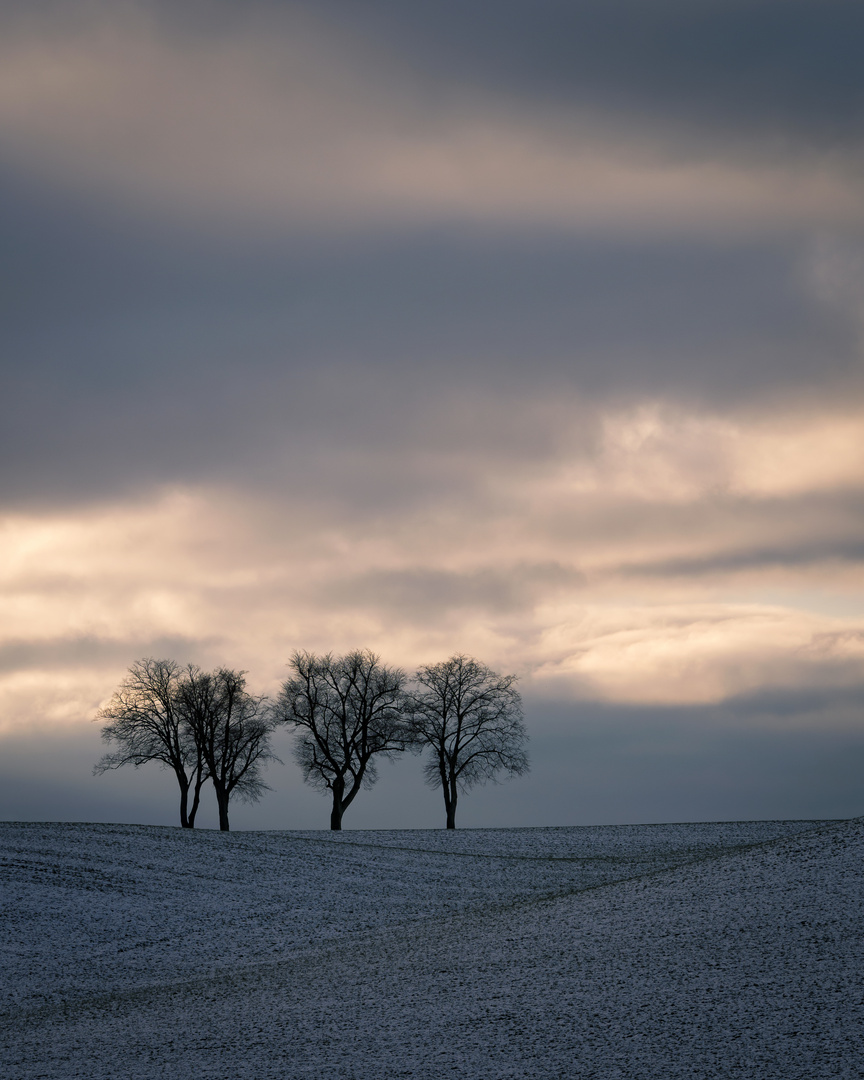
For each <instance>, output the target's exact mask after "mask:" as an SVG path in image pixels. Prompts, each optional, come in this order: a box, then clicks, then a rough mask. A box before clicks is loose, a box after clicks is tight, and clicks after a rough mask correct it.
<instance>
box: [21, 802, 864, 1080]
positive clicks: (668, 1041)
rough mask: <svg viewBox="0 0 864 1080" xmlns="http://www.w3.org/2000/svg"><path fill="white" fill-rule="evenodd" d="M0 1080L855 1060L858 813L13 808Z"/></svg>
mask: <svg viewBox="0 0 864 1080" xmlns="http://www.w3.org/2000/svg"><path fill="white" fill-rule="evenodd" d="M0 874H2V893H0V920H2V923H0V925H2V937H0V950H2V951H0V964H2V975H0V1011H2V1015H0V1030H2V1031H3V1032H4V1036H3V1040H2V1042H3V1047H2V1051H0V1075H2V1076H3V1077H9V1078H10V1080H11V1078H16V1080H17V1078H20V1080H29V1078H31V1077H33V1078H35V1077H40V1078H58V1080H60V1078H62V1080H71V1078H77V1077H81V1078H84V1077H86V1078H92V1080H97V1078H103V1077H104V1078H109V1077H110V1078H112V1080H113V1078H118V1077H124V1078H125V1077H128V1078H130V1080H132V1078H151V1077H175V1076H176V1077H178V1078H180V1077H183V1078H201V1080H211V1078H212V1080H217V1078H219V1080H233V1078H235V1077H236V1078H241V1077H242V1078H245V1077H256V1078H257V1077H262V1078H269V1077H274V1078H276V1077H278V1078H280V1080H286V1078H287V1080H290V1078H293V1077H297V1078H301V1077H302V1078H306V1077H310V1078H324V1077H326V1078H328V1080H329V1078H337V1080H352V1078H353V1080H367V1078H368V1080H377V1078H385V1080H386V1078H390V1077H422V1078H427V1077H428V1078H430V1080H431V1078H433V1077H434V1078H436V1080H437V1078H439V1077H442V1076H444V1077H446V1076H454V1077H468V1078H474V1077H477V1078H480V1077H493V1078H494V1077H502V1078H503V1077H514V1078H533V1077H543V1078H546V1077H566V1078H573V1080H581V1078H595V1077H596V1078H598V1080H599V1078H602V1080H612V1078H619V1077H620V1078H623V1080H642V1078H644V1080H662V1078H667V1077H668V1078H670V1080H677V1078H679V1077H680V1078H682V1080H683V1078H686V1080H713V1078H718V1080H719V1078H725V1077H747V1078H750V1077H752V1078H753V1080H756V1078H759V1080H774V1078H776V1080H799V1078H800V1080H819V1078H822V1077H825V1078H828V1077H831V1078H834V1077H842V1078H846V1077H849V1078H860V1077H864V1065H862V1062H864V822H862V821H861V820H860V819H855V820H853V821H848V822H744V823H742V822H735V823H721V824H688V825H651V826H616V827H607V828H561V829H510V830H465V831H457V832H455V833H447V832H445V831H429V832H426V831H413V830H412V831H388V832H343V833H341V834H340V833H336V834H333V833H321V832H267V833H264V832H261V833H231V834H220V833H216V832H205V831H196V832H189V831H184V830H180V829H168V828H154V827H142V826H120V825H117V826H110V825H70V824H56V825H53V824H52V825H45V824H11V823H0Z"/></svg>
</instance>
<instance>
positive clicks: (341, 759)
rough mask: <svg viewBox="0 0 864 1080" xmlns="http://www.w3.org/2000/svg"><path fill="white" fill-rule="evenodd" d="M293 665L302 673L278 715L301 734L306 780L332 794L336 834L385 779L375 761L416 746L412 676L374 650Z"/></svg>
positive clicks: (299, 659) (305, 656)
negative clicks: (367, 790)
mask: <svg viewBox="0 0 864 1080" xmlns="http://www.w3.org/2000/svg"><path fill="white" fill-rule="evenodd" d="M290 666H291V668H293V671H294V674H293V675H292V677H291V678H290V679H288V680H287V681H286V682H285V683H284V685H283V687H282V693H281V695H280V697H279V700H278V703H277V715H278V716H279V719H280V720H281V722H282V723H285V724H289V725H291V726H292V727H293V728H294V729H295V730H296V733H297V738H296V742H295V746H294V754H295V758H296V760H297V763H298V765H299V766H300V768H301V769H302V770H303V779H304V780H305V781H306V782H307V783H308V784H310V785H311V786H312V787H314V788H317V789H318V790H319V791H323V792H329V793H330V795H331V797H332V809H331V813H330V828H331V829H341V828H342V815H343V814H344V813H345V811H346V810H347V808H348V807H349V806H350V805H351V803H352V802H353V801H354V799H355V797H356V795H357V792H358V791H359V790H360V788H361V787H371V786H372V785H373V784H374V783H375V781H376V780H377V778H378V774H377V770H376V767H375V760H373V759H376V758H380V757H392V756H393V755H394V754H396V753H398V752H400V751H402V750H405V749H406V747H407V745H408V732H407V729H406V726H405V708H406V697H405V682H406V676H405V673H404V672H403V671H400V670H399V669H398V668H388V667H385V666H384V665H383V664H382V663H381V660H380V658H379V657H378V656H376V655H375V654H374V653H372V652H369V651H356V652H351V653H348V654H346V655H345V656H333V655H332V654H330V653H328V654H327V655H326V656H316V655H315V654H314V653H308V652H296V653H295V654H294V655H293V656H292V658H291V662H290Z"/></svg>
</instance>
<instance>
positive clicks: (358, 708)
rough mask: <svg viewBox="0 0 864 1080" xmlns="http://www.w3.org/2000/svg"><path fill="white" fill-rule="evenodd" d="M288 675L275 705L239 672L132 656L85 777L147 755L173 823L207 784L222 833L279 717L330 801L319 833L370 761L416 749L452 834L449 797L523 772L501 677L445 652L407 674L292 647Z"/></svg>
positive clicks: (245, 795) (516, 723)
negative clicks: (173, 794)
mask: <svg viewBox="0 0 864 1080" xmlns="http://www.w3.org/2000/svg"><path fill="white" fill-rule="evenodd" d="M290 669H291V675H290V677H289V678H288V679H287V680H286V681H285V682H284V683H283V685H282V690H281V693H280V694H279V696H278V697H277V699H276V700H275V701H267V700H266V699H265V698H263V697H256V696H254V695H252V694H250V693H249V692H248V690H247V689H246V683H245V679H244V673H243V672H237V671H231V670H229V669H227V668H220V669H218V670H217V671H214V672H204V671H201V670H200V669H199V668H197V667H195V666H193V665H188V666H187V667H185V668H181V667H180V666H179V665H178V664H176V663H174V661H171V660H152V659H146V660H139V661H138V662H137V663H135V664H133V665H132V667H131V668H130V669H129V673H128V675H127V677H126V679H125V680H124V682H123V683H122V685H121V686H120V688H119V689H118V690H117V692H116V693H115V694H114V696H113V697H112V698H111V700H110V701H109V702H108V704H107V705H105V706H104V707H103V708H102V709H101V710H100V711H99V715H98V719H101V720H103V721H105V724H104V726H103V728H102V737H103V739H105V740H106V741H107V742H108V743H111V744H113V746H114V749H113V750H112V751H111V752H110V753H108V754H106V755H105V756H104V757H103V758H102V759H101V761H100V762H99V763H98V764H97V765H96V767H95V771H96V772H100V773H101V772H104V771H105V770H107V769H115V768H119V767H120V766H122V765H134V766H135V767H136V768H137V767H138V766H140V765H143V764H144V763H145V762H147V761H158V762H160V763H161V765H162V766H163V767H164V768H168V769H171V770H173V772H174V774H175V776H176V777H177V782H178V784H179V786H180V822H181V824H182V825H183V826H184V828H193V827H194V824H195V815H196V812H197V810H198V806H199V802H200V793H201V788H202V786H203V784H204V783H206V781H207V780H210V781H211V782H212V784H213V788H214V790H215V793H216V801H217V804H218V807H219V827H220V829H223V830H227V829H228V827H229V826H228V804H229V800H230V799H231V796H232V795H234V794H236V795H237V796H238V797H239V798H241V799H244V800H247V801H254V800H256V799H258V798H259V797H260V796H261V794H262V793H263V792H264V791H265V790H267V785H266V784H265V783H264V781H263V778H262V770H263V768H264V766H265V765H266V764H267V762H268V761H272V760H278V758H276V755H275V754H274V753H273V751H272V749H271V745H270V740H271V737H272V735H273V733H274V731H275V730H276V729H277V728H278V727H279V726H281V725H285V726H287V727H289V728H291V729H293V731H294V734H295V740H294V756H295V759H296V761H297V764H298V765H299V766H300V769H301V771H302V773H303V778H304V780H305V781H306V782H307V783H308V784H310V785H311V786H312V787H314V788H316V789H318V790H320V791H322V792H323V793H324V794H326V795H328V796H329V797H330V800H331V811H330V828H331V829H341V828H342V817H343V815H344V813H345V811H346V810H347V809H348V807H349V806H350V805H351V803H352V802H353V801H354V799H355V798H356V796H357V794H358V792H359V791H360V790H361V789H362V788H364V787H371V786H372V785H373V784H374V783H375V781H376V779H377V775H378V774H377V768H376V765H377V762H378V761H379V760H380V759H382V758H393V757H394V756H396V755H398V754H400V753H403V752H405V751H406V750H411V751H416V752H423V751H425V752H426V760H425V763H424V773H425V777H426V781H427V783H429V784H430V785H431V786H432V787H440V788H441V791H442V793H443V796H444V806H445V810H446V815H447V828H448V829H455V827H456V804H457V801H458V797H459V793H460V792H464V791H467V790H468V789H470V788H471V787H473V786H474V785H475V784H478V783H483V782H485V781H487V780H497V779H498V778H499V777H500V776H501V774H505V775H508V776H520V775H522V774H523V773H524V772H526V771H527V769H528V757H527V754H526V752H525V742H526V739H527V736H526V733H525V726H524V724H523V721H522V700H521V698H520V695H519V692H518V691H517V689H516V676H515V675H499V674H498V673H497V672H494V671H492V670H491V669H490V668H488V667H486V665H485V664H482V663H480V662H479V661H478V660H475V659H473V658H472V657H469V656H464V655H456V656H452V657H450V659H449V660H445V661H443V662H442V663H440V664H430V665H427V666H426V667H421V668H420V669H419V670H418V671H417V672H416V673H415V675H414V676H413V679H409V677H408V676H407V674H406V673H405V672H404V671H402V670H401V669H400V668H394V667H388V666H386V665H385V664H382V663H381V659H380V657H378V656H376V655H375V654H374V653H372V652H369V651H365V650H358V651H355V652H350V653H347V654H346V655H344V656H334V655H333V654H332V653H328V654H326V655H323V656H319V655H315V654H314V653H309V652H297V653H295V654H294V655H293V657H292V658H291V661H290ZM190 796H191V800H192V802H191V809H190V807H189V800H190Z"/></svg>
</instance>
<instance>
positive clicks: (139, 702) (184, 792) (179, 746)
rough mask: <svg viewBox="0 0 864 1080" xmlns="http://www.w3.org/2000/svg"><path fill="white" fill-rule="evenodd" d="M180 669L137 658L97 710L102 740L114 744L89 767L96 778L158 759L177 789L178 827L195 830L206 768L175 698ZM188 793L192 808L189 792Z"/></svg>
mask: <svg viewBox="0 0 864 1080" xmlns="http://www.w3.org/2000/svg"><path fill="white" fill-rule="evenodd" d="M180 676H181V672H180V668H179V667H178V665H177V664H175V662H174V661H173V660H154V659H152V658H151V657H148V658H146V659H144V660H136V661H135V663H134V664H133V665H132V666H131V667H130V668H129V673H128V675H127V676H126V678H125V679H124V680H123V682H122V683H121V685H120V688H119V689H118V690H117V691H116V693H115V694H114V696H113V697H112V698H111V700H110V701H109V702H108V704H107V705H104V706H103V707H102V708H101V709H100V710H99V712H98V714H97V716H96V719H97V720H103V721H105V725H104V726H103V728H102V738H103V739H104V740H105V742H107V743H114V744H115V749H114V750H113V751H112V752H111V753H107V754H105V755H104V757H102V758H101V760H100V761H98V762H97V764H96V765H95V766H94V768H93V771H94V773H96V774H99V773H104V772H106V771H107V770H108V769H119V768H120V767H121V766H122V765H133V766H134V767H135V768H136V769H137V768H139V767H140V766H141V765H144V764H146V763H147V762H148V761H158V762H160V764H161V765H162V766H163V768H166V769H171V770H172V771H173V773H174V775H175V776H176V777H177V783H178V784H179V785H180V824H181V825H182V826H183V828H184V829H192V828H194V827H195V815H196V814H197V812H198V804H199V801H200V796H201V786H202V784H203V783H204V781H205V780H206V779H207V775H208V774H207V769H206V765H205V763H204V759H203V757H202V753H201V747H200V746H198V744H197V743H196V742H195V740H194V738H192V735H191V732H190V730H189V728H188V725H187V724H186V723H185V716H184V710H183V708H182V705H181V703H180V701H179V700H178V690H179V685H180ZM190 792H191V793H192V809H191V810H190V809H189V794H190Z"/></svg>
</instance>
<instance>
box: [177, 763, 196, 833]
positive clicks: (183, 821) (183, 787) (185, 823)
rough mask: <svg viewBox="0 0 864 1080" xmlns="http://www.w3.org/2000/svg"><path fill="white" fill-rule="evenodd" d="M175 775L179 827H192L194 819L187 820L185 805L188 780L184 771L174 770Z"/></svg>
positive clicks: (187, 796) (187, 794)
mask: <svg viewBox="0 0 864 1080" xmlns="http://www.w3.org/2000/svg"><path fill="white" fill-rule="evenodd" d="M174 772H175V775H176V777H177V783H178V784H179V785H180V827H181V828H182V829H192V828H194V826H195V819H194V817H193V819H192V821H191V822H190V821H189V814H188V811H187V806H188V803H189V781H188V780H187V779H186V773H185V772H181V771H180V770H178V769H175V770H174Z"/></svg>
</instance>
